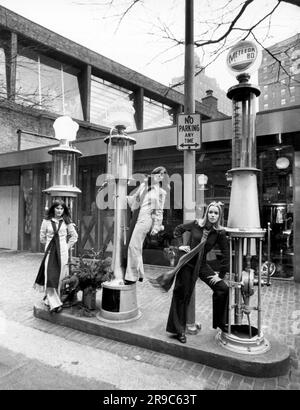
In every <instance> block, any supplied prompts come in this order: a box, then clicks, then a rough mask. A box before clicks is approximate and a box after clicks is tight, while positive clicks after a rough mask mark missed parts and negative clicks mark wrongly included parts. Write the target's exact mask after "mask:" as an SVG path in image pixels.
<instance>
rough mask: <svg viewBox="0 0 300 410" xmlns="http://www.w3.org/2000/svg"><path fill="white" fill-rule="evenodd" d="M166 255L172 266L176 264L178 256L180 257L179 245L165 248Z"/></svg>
mask: <svg viewBox="0 0 300 410" xmlns="http://www.w3.org/2000/svg"><path fill="white" fill-rule="evenodd" d="M164 255H165V256H166V257H167V259H168V260H169V263H170V266H175V262H176V258H177V257H178V248H177V246H169V247H168V248H164Z"/></svg>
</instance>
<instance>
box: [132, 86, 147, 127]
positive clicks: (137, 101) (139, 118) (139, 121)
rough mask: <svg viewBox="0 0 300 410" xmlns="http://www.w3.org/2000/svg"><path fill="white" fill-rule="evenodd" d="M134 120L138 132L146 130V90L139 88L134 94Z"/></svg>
mask: <svg viewBox="0 0 300 410" xmlns="http://www.w3.org/2000/svg"><path fill="white" fill-rule="evenodd" d="M133 107H134V110H135V113H134V120H135V125H136V129H137V130H143V129H144V89H143V88H142V87H140V88H138V89H137V90H136V91H134V93H133Z"/></svg>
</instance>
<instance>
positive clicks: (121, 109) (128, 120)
mask: <svg viewBox="0 0 300 410" xmlns="http://www.w3.org/2000/svg"><path fill="white" fill-rule="evenodd" d="M107 121H108V122H109V124H111V125H112V126H113V127H115V128H116V129H119V127H122V128H123V129H125V128H128V127H130V126H131V125H133V124H134V108H133V107H132V105H130V104H129V103H128V102H125V101H122V100H118V101H116V102H114V103H113V104H112V105H111V106H110V107H109V109H108V114H107Z"/></svg>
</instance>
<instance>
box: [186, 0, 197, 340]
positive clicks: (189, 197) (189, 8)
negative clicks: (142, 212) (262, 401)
mask: <svg viewBox="0 0 300 410" xmlns="http://www.w3.org/2000/svg"><path fill="white" fill-rule="evenodd" d="M194 67H195V65H194V0H185V64H184V113H185V114H193V113H194V112H195V91H194ZM183 155H184V159H183V175H184V181H183V184H184V197H183V199H184V201H183V203H184V205H183V206H184V208H183V219H184V222H188V221H191V220H193V219H195V175H196V163H195V157H196V156H195V151H194V150H192V149H189V150H186V151H184V154H183ZM198 330H199V329H198V326H197V325H196V323H195V290H194V292H193V294H192V297H191V302H190V304H189V308H188V312H187V331H188V332H189V333H192V334H196V333H198Z"/></svg>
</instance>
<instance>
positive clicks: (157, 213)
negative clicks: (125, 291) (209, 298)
mask: <svg viewBox="0 0 300 410" xmlns="http://www.w3.org/2000/svg"><path fill="white" fill-rule="evenodd" d="M165 181H168V176H167V171H166V168H164V167H162V166H160V167H157V168H155V169H154V170H153V171H152V172H151V175H150V176H149V178H148V181H147V183H145V182H143V183H142V184H141V185H140V187H139V188H138V190H137V191H136V193H135V194H134V195H130V196H128V204H129V206H130V208H131V210H132V211H133V218H132V221H131V224H130V225H131V228H132V229H131V232H132V233H131V232H129V235H128V236H129V240H128V243H129V245H128V249H127V262H126V265H127V266H126V272H125V280H124V282H125V284H128V285H129V284H132V283H135V282H136V281H137V280H140V281H142V280H143V278H144V265H143V244H144V241H145V238H146V235H147V233H148V232H150V234H151V235H155V234H157V233H158V232H159V231H161V230H163V229H164V227H163V225H162V221H163V211H164V204H165V199H166V195H167V191H166V190H165V189H164V188H163V186H165V187H166V188H168V184H166V183H164V182H165Z"/></svg>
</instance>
